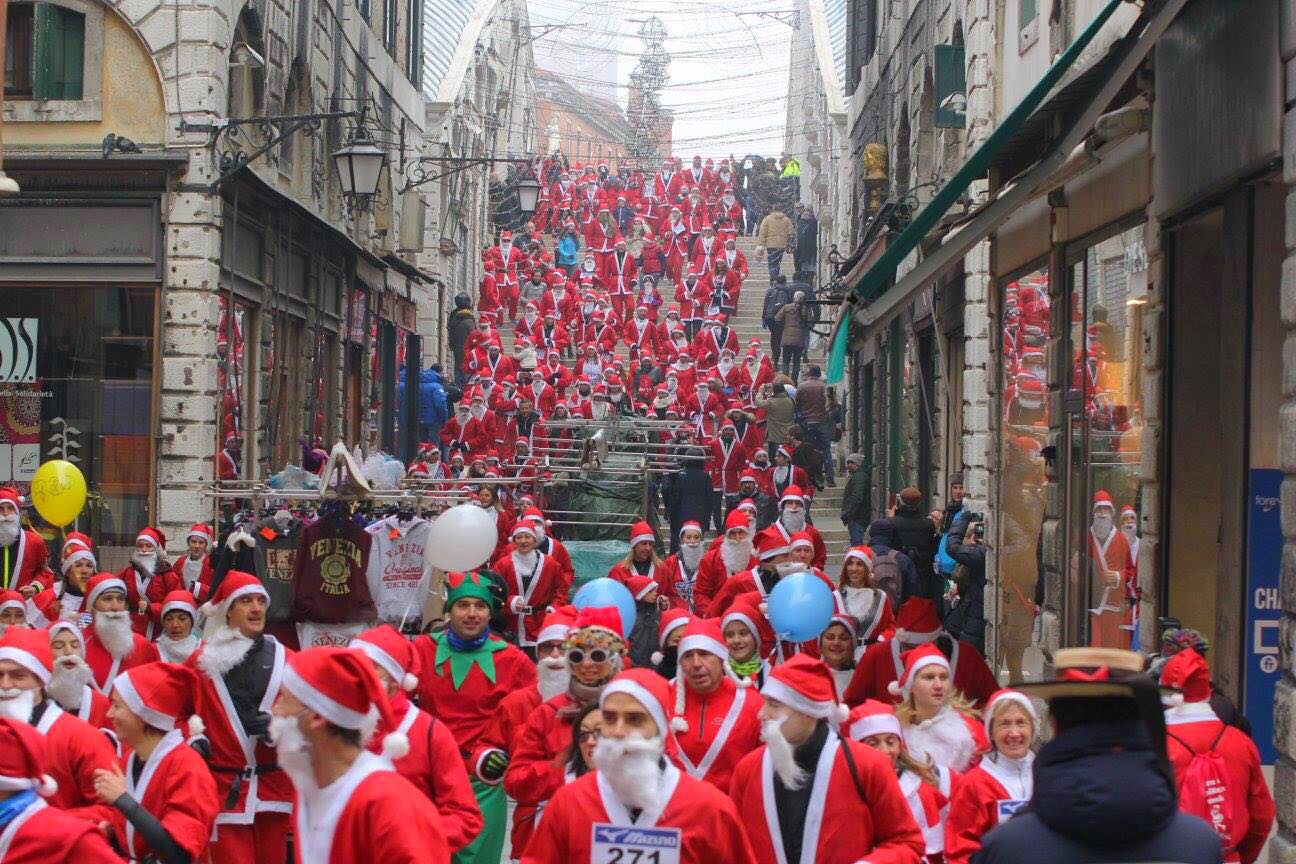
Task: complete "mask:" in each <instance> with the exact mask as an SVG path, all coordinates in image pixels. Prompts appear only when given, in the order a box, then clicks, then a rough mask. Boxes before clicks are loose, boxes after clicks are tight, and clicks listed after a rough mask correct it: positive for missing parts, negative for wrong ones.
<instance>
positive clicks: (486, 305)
mask: <svg viewBox="0 0 1296 864" xmlns="http://www.w3.org/2000/svg"><path fill="white" fill-rule="evenodd" d="M477 311H478V312H489V313H491V314H492V315H493V314H495V313H496V312H499V311H500V290H499V280H497V279H496V278H495V267H494V265H492V264H490V263H489V262H488V263H487V264H486V272H485V273H484V274H482V278H481V282H480V283H478V285H477Z"/></svg>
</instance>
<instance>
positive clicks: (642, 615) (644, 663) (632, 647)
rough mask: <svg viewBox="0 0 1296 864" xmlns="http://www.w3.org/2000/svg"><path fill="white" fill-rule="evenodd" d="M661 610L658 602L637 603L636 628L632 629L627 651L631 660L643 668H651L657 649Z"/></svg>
mask: <svg viewBox="0 0 1296 864" xmlns="http://www.w3.org/2000/svg"><path fill="white" fill-rule="evenodd" d="M659 621H661V610H660V609H658V608H657V604H656V603H635V623H634V629H633V630H631V631H630V641H629V645H628V648H627V652H626V653H628V654H629V655H630V661H631V662H632V663H634V665H635V666H638V667H639V668H641V669H651V668H652V666H653V662H652V655H653V654H654V653H655V652H656V651H657V624H658V622H659Z"/></svg>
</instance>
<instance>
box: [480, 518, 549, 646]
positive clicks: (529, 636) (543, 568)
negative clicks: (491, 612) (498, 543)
mask: <svg viewBox="0 0 1296 864" xmlns="http://www.w3.org/2000/svg"><path fill="white" fill-rule="evenodd" d="M523 527H524V526H523V525H518V526H517V527H515V528H514V530H513V532H512V533H514V534H516V533H517V532H518V531H521V530H523ZM525 527H526V530H531V529H530V526H525ZM491 567H492V568H493V569H494V570H495V572H496V573H498V574H499V575H500V577H501V578H502V579H503V580H504V584H505V586H507V588H508V598H507V600H505V608H506V610H507V612H508V617H509V629H510V632H511V633H515V634H516V636H517V644H518V645H522V646H528V645H534V644H536V643H535V634H536V633H539V632H540V626H541V625H542V624H543V623H544V616H545V610H546V609H547V608H548V607H551V606H561V605H562V604H564V603H566V602H567V588H566V586H565V585H564V584H563V577H562V568H561V567H560V566H559V565H558V562H557V561H556V560H554V559H553V558H551V557H550V556H548V555H545V554H544V553H543V552H539V551H537V552H535V558H534V559H533V562H532V563H531V564H530V570H529V571H528V572H527V573H524V572H521V569H520V568H522V567H523V563H522V562H521V561H520V559H519V556H518V554H517V553H516V552H511V553H509V554H507V555H501V556H500V557H499V558H497V559H495V563H494V564H492V565H491ZM528 574H529V581H525V582H524V580H523V578H522V577H524V576H528ZM527 609H530V610H531V611H530V612H526V611H524V610H527Z"/></svg>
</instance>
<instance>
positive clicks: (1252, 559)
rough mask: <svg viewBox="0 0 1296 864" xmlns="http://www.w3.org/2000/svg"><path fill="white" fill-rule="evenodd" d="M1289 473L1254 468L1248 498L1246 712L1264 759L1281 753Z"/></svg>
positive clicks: (1261, 758) (1268, 761)
mask: <svg viewBox="0 0 1296 864" xmlns="http://www.w3.org/2000/svg"><path fill="white" fill-rule="evenodd" d="M1282 480H1283V472H1282V471H1280V470H1277V469H1274V468H1259V469H1253V470H1252V471H1251V488H1250V490H1249V492H1250V496H1249V498H1248V503H1247V511H1248V512H1247V593H1246V603H1247V607H1246V663H1245V667H1244V678H1243V681H1242V687H1243V695H1244V699H1243V713H1244V714H1245V715H1246V717H1247V719H1248V720H1250V721H1251V728H1252V730H1253V732H1252V737H1253V738H1254V739H1255V743H1256V746H1257V747H1258V748H1260V761H1261V762H1263V763H1264V764H1266V765H1272V764H1273V763H1274V761H1275V759H1276V758H1277V752H1276V750H1275V748H1274V740H1273V698H1274V687H1275V686H1276V685H1277V683H1278V677H1279V675H1280V674H1281V673H1280V666H1281V663H1280V662H1279V660H1280V657H1279V632H1280V631H1279V628H1280V626H1281V624H1280V622H1281V619H1282V603H1281V601H1280V598H1279V590H1278V575H1279V565H1280V562H1281V559H1282V545H1283V538H1282V524H1281V514H1282V508H1281V504H1280V502H1281V497H1280V496H1281V492H1282Z"/></svg>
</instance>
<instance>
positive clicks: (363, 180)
mask: <svg viewBox="0 0 1296 864" xmlns="http://www.w3.org/2000/svg"><path fill="white" fill-rule="evenodd" d="M386 161H387V151H386V150H384V149H383V148H381V147H379V146H378V145H377V144H375V143H374V142H373V139H372V138H370V137H369V133H368V131H367V130H366V129H365V128H364V126H363V125H360V126H357V127H356V131H355V134H353V135H352V136H351V140H350V141H348V142H347V143H346V145H345V146H344V147H341V148H339V149H338V150H337V151H335V152H334V153H333V162H334V164H335V165H337V172H338V179H339V180H341V182H342V195H343V196H344V197H345V198H346V199H347V200H349V201H353V202H355V204H356V205H358V206H359V208H360V209H363V208H364V207H365V206H367V205H368V203H369V202H370V201H372V200H373V199H374V197H375V196H376V195H377V194H378V181H379V179H380V178H381V177H382V169H383V165H384V164H385V163H386Z"/></svg>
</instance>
